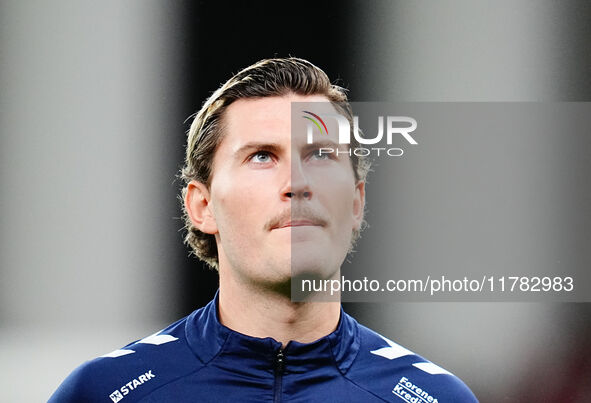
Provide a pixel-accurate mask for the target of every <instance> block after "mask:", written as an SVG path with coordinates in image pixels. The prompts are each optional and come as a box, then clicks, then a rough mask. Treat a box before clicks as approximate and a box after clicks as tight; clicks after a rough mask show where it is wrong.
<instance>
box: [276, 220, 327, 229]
mask: <svg viewBox="0 0 591 403" xmlns="http://www.w3.org/2000/svg"><path fill="white" fill-rule="evenodd" d="M321 226H322V223H320V222H318V221H314V220H289V221H286V222H284V223H281V224H279V225H278V226H277V227H276V228H289V227H321Z"/></svg>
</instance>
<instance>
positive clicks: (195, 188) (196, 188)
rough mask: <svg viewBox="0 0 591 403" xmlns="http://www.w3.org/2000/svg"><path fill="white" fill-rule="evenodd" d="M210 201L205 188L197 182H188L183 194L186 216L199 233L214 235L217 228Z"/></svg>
mask: <svg viewBox="0 0 591 403" xmlns="http://www.w3.org/2000/svg"><path fill="white" fill-rule="evenodd" d="M210 201H211V197H210V194H209V190H208V189H207V186H205V185H204V184H203V183H201V182H197V181H191V182H189V184H188V185H187V193H186V194H185V209H186V210H187V214H188V216H189V218H190V219H191V222H192V223H193V225H194V226H195V227H196V228H197V229H198V230H199V231H201V232H203V233H205V234H212V235H214V234H217V233H218V226H217V223H216V221H215V217H214V214H213V210H212V206H211V204H210Z"/></svg>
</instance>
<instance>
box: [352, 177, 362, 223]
mask: <svg viewBox="0 0 591 403" xmlns="http://www.w3.org/2000/svg"><path fill="white" fill-rule="evenodd" d="M364 213H365V182H364V181H359V182H357V184H356V185H355V196H354V198H353V229H355V230H358V231H359V230H360V229H361V223H362V222H363V216H364Z"/></svg>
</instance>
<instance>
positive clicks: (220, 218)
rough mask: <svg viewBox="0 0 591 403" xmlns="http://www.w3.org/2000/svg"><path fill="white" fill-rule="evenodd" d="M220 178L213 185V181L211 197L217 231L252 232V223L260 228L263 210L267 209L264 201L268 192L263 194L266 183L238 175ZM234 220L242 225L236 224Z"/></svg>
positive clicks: (262, 222) (266, 187)
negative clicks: (218, 229)
mask: <svg viewBox="0 0 591 403" xmlns="http://www.w3.org/2000/svg"><path fill="white" fill-rule="evenodd" d="M219 179H220V180H219V181H218V182H217V183H216V184H215V186H214V185H213V184H212V192H211V196H212V201H213V209H214V217H215V219H216V222H217V224H218V226H219V227H220V232H222V231H224V230H225V229H231V230H232V231H233V232H235V233H239V232H244V231H252V229H253V227H254V226H259V227H261V225H262V224H264V223H265V222H266V221H265V219H264V218H265V217H264V213H265V212H268V209H266V204H268V201H267V200H268V198H269V195H267V196H266V197H265V190H266V189H268V186H265V185H264V183H262V181H255V180H253V179H252V178H241V177H239V176H238V175H234V176H233V177H232V178H231V179H228V178H219ZM265 201H267V203H265ZM236 222H240V223H241V225H236ZM222 235H223V234H222Z"/></svg>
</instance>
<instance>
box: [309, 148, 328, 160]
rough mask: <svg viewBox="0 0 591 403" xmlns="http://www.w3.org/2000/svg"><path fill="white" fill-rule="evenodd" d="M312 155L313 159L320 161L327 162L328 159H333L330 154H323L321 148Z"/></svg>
mask: <svg viewBox="0 0 591 403" xmlns="http://www.w3.org/2000/svg"><path fill="white" fill-rule="evenodd" d="M310 155H311V157H313V158H315V159H318V160H327V159H330V158H331V156H330V153H327V152H324V153H321V152H320V148H319V149H317V150H314V151H312V153H311V154H310Z"/></svg>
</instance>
